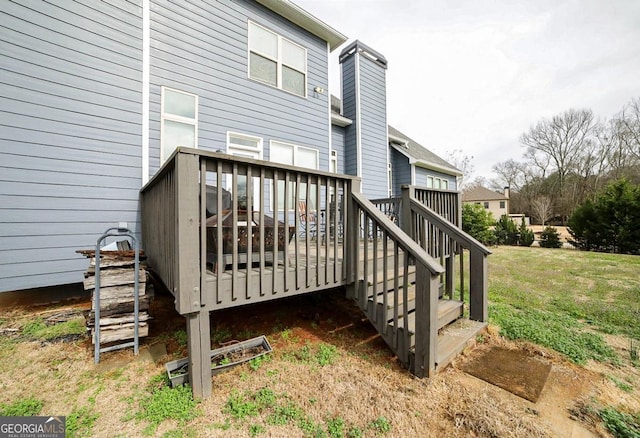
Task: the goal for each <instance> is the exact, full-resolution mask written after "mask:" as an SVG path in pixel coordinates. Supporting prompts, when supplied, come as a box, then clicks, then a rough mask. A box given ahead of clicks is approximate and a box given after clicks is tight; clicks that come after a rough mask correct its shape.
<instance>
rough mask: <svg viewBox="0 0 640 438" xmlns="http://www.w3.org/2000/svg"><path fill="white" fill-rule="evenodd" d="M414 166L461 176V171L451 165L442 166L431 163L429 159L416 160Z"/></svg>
mask: <svg viewBox="0 0 640 438" xmlns="http://www.w3.org/2000/svg"><path fill="white" fill-rule="evenodd" d="M416 166H420V167H426V168H427V169H431V170H437V171H438V172H442V173H446V174H449V175H456V176H462V175H463V173H462V172H461V171H459V170H458V169H453V168H451V167H446V166H442V165H440V164H436V163H432V162H430V161H425V160H416Z"/></svg>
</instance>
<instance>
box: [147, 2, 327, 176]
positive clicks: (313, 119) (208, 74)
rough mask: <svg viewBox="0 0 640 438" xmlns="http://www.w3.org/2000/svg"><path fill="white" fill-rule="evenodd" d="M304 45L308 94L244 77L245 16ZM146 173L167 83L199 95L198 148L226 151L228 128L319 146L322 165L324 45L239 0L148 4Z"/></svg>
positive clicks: (155, 148)
mask: <svg viewBox="0 0 640 438" xmlns="http://www.w3.org/2000/svg"><path fill="white" fill-rule="evenodd" d="M248 19H251V20H252V21H255V22H257V23H259V24H261V25H263V26H265V27H267V28H269V29H271V30H273V31H274V32H276V33H278V34H280V35H282V36H283V37H285V38H288V39H290V40H291V41H294V42H296V43H298V44H300V45H302V46H304V47H305V48H306V49H307V65H308V66H307V95H308V97H307V98H306V99H305V98H301V97H299V96H295V95H292V94H290V93H287V92H284V91H282V90H278V89H276V88H273V87H270V86H267V85H265V84H261V83H259V82H256V81H253V80H250V79H249V78H248V76H247V43H248V39H247V26H248V25H247V20H248ZM151 28H152V29H151V39H152V43H151V92H150V105H151V107H150V111H151V113H150V130H151V132H150V158H151V163H150V171H151V174H153V173H154V172H155V171H156V170H157V169H158V168H159V165H160V116H161V114H160V97H161V95H160V92H161V86H163V85H164V86H167V87H171V88H175V89H178V90H182V91H186V92H189V93H193V94H197V95H198V96H199V107H198V147H200V148H203V149H208V150H214V151H215V150H219V149H220V150H225V149H226V133H227V131H233V132H240V133H245V134H249V135H254V136H257V137H260V138H262V139H263V145H264V148H265V150H264V155H263V156H264V157H265V159H269V151H268V146H269V141H270V140H278V141H285V142H288V143H293V144H298V145H301V146H306V147H312V148H315V149H318V150H319V151H320V155H319V157H320V163H319V164H320V168H321V169H326V168H327V166H328V148H329V135H330V122H329V118H328V116H327V110H328V105H329V102H328V98H329V94H328V93H324V94H314V93H313V91H312V90H313V88H314V87H316V86H319V87H322V88H324V89H328V65H327V63H328V59H327V53H326V43H325V42H324V41H322V40H321V39H319V38H317V37H315V36H313V35H311V34H309V33H308V32H306V31H304V30H302V29H301V28H299V27H297V26H294V25H292V24H291V23H289V22H287V21H286V20H284V19H283V18H282V17H280V16H278V15H276V14H274V13H272V12H271V11H269V10H267V9H265V8H264V7H262V6H260V5H258V4H256V3H254V2H248V1H243V0H237V1H225V2H214V1H206V2H201V1H197V2H193V1H190V2H171V1H168V0H154V1H152V8H151Z"/></svg>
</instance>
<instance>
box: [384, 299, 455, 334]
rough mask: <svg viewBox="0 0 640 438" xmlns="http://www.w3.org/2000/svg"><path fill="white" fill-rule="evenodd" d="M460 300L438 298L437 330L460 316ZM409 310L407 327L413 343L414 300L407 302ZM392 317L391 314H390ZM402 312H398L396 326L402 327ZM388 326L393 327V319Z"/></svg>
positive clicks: (414, 323) (414, 322)
mask: <svg viewBox="0 0 640 438" xmlns="http://www.w3.org/2000/svg"><path fill="white" fill-rule="evenodd" d="M462 305H463V303H462V301H457V300H439V301H438V330H440V329H441V328H443V327H445V326H446V325H448V324H450V323H451V322H453V321H455V320H457V319H459V318H460V316H462ZM409 306H410V310H411V312H410V313H409V315H408V327H409V333H410V334H411V342H410V345H413V335H414V334H415V327H416V315H415V312H413V310H414V309H415V301H412V302H410V304H409ZM392 317H393V315H392ZM403 319H404V318H403V316H402V313H400V312H398V328H403V327H404V321H403ZM389 327H393V320H390V322H389Z"/></svg>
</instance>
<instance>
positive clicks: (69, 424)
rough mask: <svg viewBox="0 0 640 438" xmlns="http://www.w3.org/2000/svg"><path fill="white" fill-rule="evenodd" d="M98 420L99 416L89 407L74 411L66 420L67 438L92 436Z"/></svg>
mask: <svg viewBox="0 0 640 438" xmlns="http://www.w3.org/2000/svg"><path fill="white" fill-rule="evenodd" d="M97 419H98V414H96V413H95V412H93V411H92V410H91V408H89V407H86V406H85V407H83V408H80V409H74V410H73V411H71V414H69V415H67V418H66V428H67V431H66V432H67V437H70V438H73V437H84V436H91V435H92V431H93V426H94V425H95V422H96V420H97Z"/></svg>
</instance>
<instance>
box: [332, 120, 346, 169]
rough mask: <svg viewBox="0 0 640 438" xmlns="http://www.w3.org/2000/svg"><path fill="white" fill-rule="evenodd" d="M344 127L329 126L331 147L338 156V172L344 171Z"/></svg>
mask: <svg viewBox="0 0 640 438" xmlns="http://www.w3.org/2000/svg"><path fill="white" fill-rule="evenodd" d="M344 136H345V132H344V128H343V127H341V126H331V149H333V150H334V151H336V156H337V158H338V173H345V172H344Z"/></svg>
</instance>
